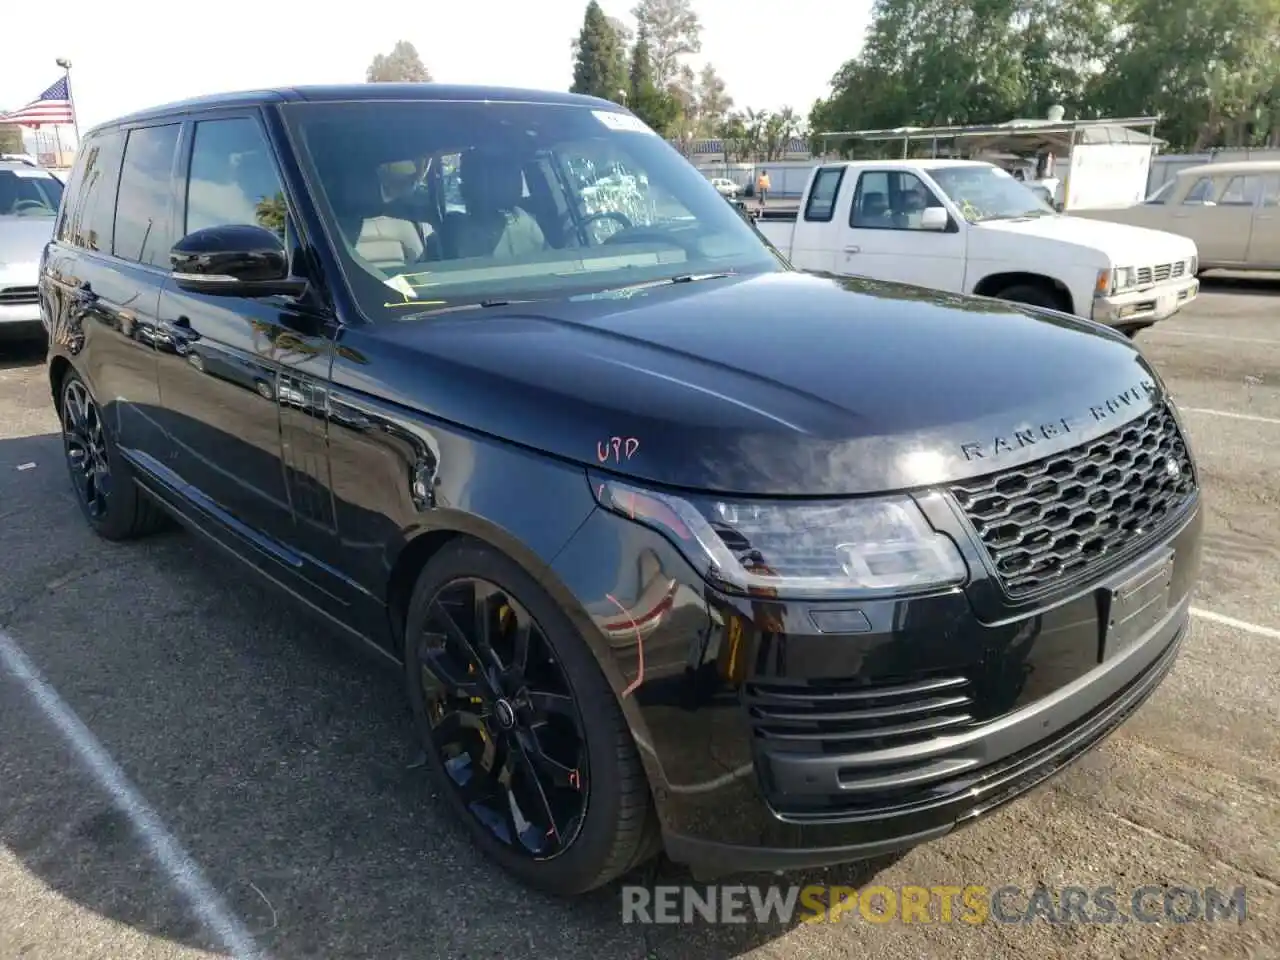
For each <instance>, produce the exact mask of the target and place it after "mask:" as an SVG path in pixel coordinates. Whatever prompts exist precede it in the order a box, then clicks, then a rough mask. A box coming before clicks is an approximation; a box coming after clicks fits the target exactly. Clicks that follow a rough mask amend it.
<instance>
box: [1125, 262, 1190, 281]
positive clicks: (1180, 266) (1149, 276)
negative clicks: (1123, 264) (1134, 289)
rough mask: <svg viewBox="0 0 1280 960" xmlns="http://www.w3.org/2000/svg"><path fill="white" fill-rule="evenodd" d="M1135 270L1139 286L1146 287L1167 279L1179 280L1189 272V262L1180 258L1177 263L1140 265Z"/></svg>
mask: <svg viewBox="0 0 1280 960" xmlns="http://www.w3.org/2000/svg"><path fill="white" fill-rule="evenodd" d="M1135 272H1136V273H1137V281H1138V286H1140V287H1144V286H1147V285H1148V284H1152V283H1164V282H1165V281H1166V280H1177V279H1178V278H1179V277H1181V276H1183V275H1184V274H1185V273H1186V272H1187V262H1186V261H1185V260H1179V261H1177V262H1176V263H1157V264H1155V265H1154V266H1150V267H1138V268H1137V270H1136V271H1135Z"/></svg>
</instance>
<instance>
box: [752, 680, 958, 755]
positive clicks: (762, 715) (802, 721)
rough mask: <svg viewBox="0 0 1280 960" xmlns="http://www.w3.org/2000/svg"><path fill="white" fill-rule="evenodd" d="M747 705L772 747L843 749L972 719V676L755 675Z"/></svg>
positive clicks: (896, 743)
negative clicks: (802, 680)
mask: <svg viewBox="0 0 1280 960" xmlns="http://www.w3.org/2000/svg"><path fill="white" fill-rule="evenodd" d="M746 694H747V696H746V704H747V712H748V714H749V716H750V717H751V726H752V728H753V730H754V731H755V734H756V736H757V737H758V738H759V739H761V740H762V741H765V745H767V746H768V747H769V748H770V749H772V750H781V751H785V752H789V753H809V754H828V753H836V754H844V753H853V752H858V753H861V752H864V751H868V750H880V749H887V748H889V747H900V746H904V745H907V744H911V743H919V742H921V741H924V740H928V739H930V738H932V737H933V736H935V735H938V734H941V733H946V732H947V731H949V730H953V729H955V728H957V727H961V726H963V725H965V724H968V723H970V722H971V721H972V720H973V714H972V711H973V705H974V698H973V689H972V686H971V684H970V681H969V680H968V678H967V677H963V676H935V677H926V678H922V679H917V680H901V681H896V682H895V681H880V682H876V683H867V682H866V681H858V680H826V681H813V682H812V683H807V684H787V683H752V684H750V685H749V686H748V687H747V691H746Z"/></svg>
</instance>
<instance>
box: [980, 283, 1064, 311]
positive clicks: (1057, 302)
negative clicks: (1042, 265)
mask: <svg viewBox="0 0 1280 960" xmlns="http://www.w3.org/2000/svg"><path fill="white" fill-rule="evenodd" d="M996 298H997V299H999V300H1010V301H1012V302H1013V303H1025V304H1027V305H1028V306H1032V307H1047V308H1048V309H1050V310H1061V311H1062V312H1063V313H1070V312H1071V311H1070V310H1068V309H1067V305H1066V303H1065V302H1064V301H1063V299H1062V297H1061V296H1059V295H1058V294H1057V293H1055V292H1054V291H1053V290H1049V289H1047V288H1045V287H1038V286H1035V285H1034V284H1030V283H1019V284H1015V285H1014V286H1012V287H1005V289H1003V290H1001V291H1000V292H999V293H997V294H996Z"/></svg>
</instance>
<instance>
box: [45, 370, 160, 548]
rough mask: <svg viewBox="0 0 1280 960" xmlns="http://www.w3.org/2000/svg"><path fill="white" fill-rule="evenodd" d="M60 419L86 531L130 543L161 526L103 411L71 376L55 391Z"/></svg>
mask: <svg viewBox="0 0 1280 960" xmlns="http://www.w3.org/2000/svg"><path fill="white" fill-rule="evenodd" d="M58 416H59V419H60V420H61V421H62V447H63V450H64V451H65V452H66V458H67V471H68V473H70V475H71V485H72V487H73V488H74V489H75V493H76V503H77V504H79V506H80V510H81V512H82V513H84V516H85V519H86V520H88V521H89V526H91V527H92V528H93V529H94V531H95V532H96V533H97V534H98V535H99V536H102V537H105V538H106V539H108V540H129V539H132V538H134V537H141V536H145V535H146V534H148V533H152V532H153V531H155V530H158V529H160V528H162V527H164V526H165V524H166V522H167V515H166V514H165V513H164V512H163V511H162V510H161V508H160V507H159V506H158V505H157V504H156V502H155V501H154V500H152V499H151V498H150V497H149V496H148V495H147V494H146V493H144V492H143V491H142V489H141V488H140V487H139V486H138V485H137V483H135V482H134V478H133V471H132V470H131V469H130V468H129V464H128V463H127V462H126V461H125V459H124V458H123V457H122V456H121V455H120V452H119V451H118V450H117V449H116V447H115V443H114V441H113V440H112V437H111V428H110V425H109V424H108V422H107V420H106V418H104V417H103V415H102V409H101V408H100V407H99V406H98V404H97V401H95V400H94V399H93V394H91V393H90V392H89V388H88V386H87V385H86V384H85V382H84V381H83V380H81V379H80V377H79V375H78V374H76V373H75V372H74V371H69V372H68V373H67V374H66V376H65V377H63V379H62V382H61V384H60V386H59V389H58Z"/></svg>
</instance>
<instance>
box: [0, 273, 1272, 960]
mask: <svg viewBox="0 0 1280 960" xmlns="http://www.w3.org/2000/svg"><path fill="white" fill-rule="evenodd" d="M1139 342H1140V344H1141V345H1142V348H1143V350H1144V352H1145V353H1146V354H1147V356H1148V357H1149V358H1150V359H1151V360H1152V361H1153V362H1154V364H1155V365H1156V366H1157V367H1158V368H1159V369H1160V371H1161V372H1162V374H1163V375H1164V377H1165V378H1166V379H1167V381H1168V383H1169V384H1170V386H1171V388H1172V390H1173V392H1174V394H1175V396H1176V398H1177V399H1178V401H1179V403H1180V404H1181V406H1182V407H1183V408H1184V409H1185V410H1186V411H1187V413H1186V418H1187V420H1188V421H1189V427H1190V431H1191V433H1192V438H1193V442H1194V445H1195V447H1196V450H1197V454H1198V456H1199V460H1200V464H1201V468H1202V470H1203V472H1204V475H1205V485H1206V495H1207V500H1208V509H1209V517H1208V526H1207V531H1208V533H1207V543H1206V555H1205V566H1204V575H1203V581H1202V586H1201V589H1200V592H1199V594H1198V596H1197V601H1196V602H1197V608H1198V610H1200V611H1201V614H1200V615H1199V616H1198V617H1197V618H1196V620H1195V622H1194V629H1193V632H1192V635H1191V637H1190V639H1189V640H1188V642H1187V644H1186V646H1185V649H1184V652H1183V654H1182V656H1181V659H1180V661H1179V663H1178V665H1177V667H1176V669H1175V671H1174V672H1173V674H1172V675H1171V676H1170V677H1169V679H1168V680H1167V681H1166V682H1165V683H1164V685H1163V686H1162V687H1161V689H1160V690H1159V692H1158V693H1157V694H1156V696H1155V697H1154V698H1153V699H1152V700H1151V701H1150V702H1149V703H1148V704H1147V705H1146V706H1145V707H1144V708H1143V709H1142V710H1141V711H1140V712H1139V713H1138V714H1137V715H1136V716H1135V717H1134V718H1133V719H1131V720H1130V721H1129V722H1128V723H1127V724H1126V725H1125V726H1124V727H1123V728H1122V729H1121V730H1120V731H1119V732H1118V733H1117V734H1116V735H1115V736H1114V737H1112V738H1111V739H1110V740H1109V741H1108V742H1107V743H1106V745H1105V746H1104V747H1103V748H1101V749H1100V750H1098V751H1095V752H1094V753H1092V754H1090V755H1088V756H1087V757H1085V758H1084V759H1083V760H1082V761H1081V762H1080V763H1078V764H1077V765H1076V766H1074V767H1073V768H1071V769H1069V770H1068V771H1066V772H1065V773H1063V774H1062V775H1061V776H1059V777H1057V778H1056V779H1054V780H1053V781H1051V783H1050V784H1048V785H1046V786H1045V787H1042V788H1041V789H1039V790H1037V791H1036V792H1034V793H1033V794H1031V795H1030V796H1028V797H1026V798H1025V799H1023V800H1021V801H1020V802H1017V803H1015V804H1013V805H1011V806H1008V807H1006V808H1004V809H1003V810H1002V811H1001V812H999V813H998V814H996V815H994V816H992V817H990V818H988V819H986V820H984V821H981V822H979V823H978V824H976V825H974V826H972V827H970V828H968V829H966V830H963V831H960V832H959V833H957V834H954V835H953V836H951V837H948V838H946V839H944V840H942V841H939V842H936V843H933V844H930V845H928V846H925V847H922V848H920V849H917V850H915V851H912V852H910V853H908V854H906V855H905V856H903V857H901V858H899V859H897V860H896V861H894V862H892V863H887V864H879V865H877V867H876V868H875V872H874V873H868V871H865V870H864V871H859V870H856V869H854V868H844V869H835V870H830V871H824V872H818V873H814V874H810V875H804V876H798V875H788V876H787V877H784V878H779V882H783V883H804V882H826V883H834V884H851V885H861V884H864V883H866V882H868V881H869V879H870V877H871V876H874V881H872V882H875V883H880V884H886V885H890V886H896V885H904V884H918V885H923V886H934V885H955V886H962V885H965V884H981V885H984V886H987V887H988V888H995V887H998V886H1001V885H1004V884H1016V885H1019V886H1021V887H1023V888H1030V887H1032V886H1034V885H1035V884H1036V883H1045V884H1049V885H1052V886H1055V887H1058V888H1061V887H1063V886H1066V885H1073V884H1074V885H1080V886H1086V887H1094V886H1099V885H1111V886H1114V887H1116V888H1117V889H1118V890H1119V891H1120V899H1121V900H1122V901H1124V900H1125V899H1126V898H1127V896H1128V894H1129V892H1131V891H1132V890H1134V889H1136V888H1138V887H1141V886H1143V885H1145V884H1181V885H1186V886H1190V887H1204V886H1206V885H1213V886H1217V887H1220V888H1232V887H1236V886H1239V885H1243V886H1245V887H1246V889H1247V902H1248V919H1247V920H1246V922H1245V923H1243V924H1237V923H1236V922H1234V921H1232V922H1230V923H1227V922H1219V923H1185V924H1173V923H1163V924H1158V925H1148V924H1140V923H1127V924H1125V923H1120V924H1110V925H1100V924H1087V925H1086V924H1066V925H1055V924H1050V923H1045V922H1036V923H1031V924H1019V925H1008V924H1000V923H989V924H984V925H981V926H969V925H965V924H942V923H931V924H903V923H898V922H892V923H885V924H872V923H868V922H865V921H864V920H862V919H860V918H858V917H857V915H856V913H855V915H853V916H852V917H850V918H848V919H846V920H845V921H844V922H841V923H838V924H806V925H794V926H790V927H784V926H778V925H761V924H754V923H753V924H743V925H733V926H727V925H726V926H715V927H713V926H710V925H707V924H702V923H699V924H695V925H692V926H654V927H647V928H646V927H641V926H637V925H623V924H622V923H621V919H620V918H621V907H620V897H619V892H618V891H617V889H609V890H606V891H603V892H600V893H597V894H594V895H592V896H588V897H583V898H579V899H577V900H575V901H574V902H572V903H568V904H565V903H560V902H556V901H552V900H549V899H546V898H543V897H540V896H537V895H534V894H531V893H529V892H528V891H526V890H524V889H523V888H521V887H518V886H516V885H515V884H514V883H512V882H511V881H509V880H507V879H506V878H505V877H504V875H502V874H501V873H499V872H498V871H497V870H495V869H494V868H493V867H491V866H489V864H488V863H487V862H486V861H484V860H481V859H480V858H479V857H478V856H477V854H476V853H474V851H473V850H472V848H471V847H470V845H469V844H468V843H467V841H466V839H465V838H464V836H463V835H462V833H461V832H460V831H459V830H457V829H456V828H455V827H454V826H453V825H452V824H451V823H450V822H449V821H448V820H447V819H446V817H445V815H444V810H443V807H442V806H441V805H440V804H439V803H437V802H433V801H432V799H431V797H430V789H429V785H428V783H427V781H426V779H425V774H424V773H423V771H421V770H417V769H411V761H412V755H413V752H414V751H413V747H412V744H411V740H410V736H409V730H408V725H407V722H406V716H405V713H404V711H403V710H402V708H401V707H400V697H399V687H398V683H397V679H396V678H395V677H394V676H392V675H390V674H389V673H388V672H387V671H386V670H384V669H383V668H381V667H380V666H378V665H376V664H374V663H372V662H370V661H369V660H367V659H365V658H363V657H361V656H360V655H359V654H357V653H355V652H353V651H352V650H351V648H349V647H347V646H345V645H343V644H342V643H341V641H338V640H335V639H333V638H331V637H328V636H326V635H325V634H323V633H321V632H319V631H317V629H316V628H315V627H314V626H313V625H312V624H311V623H310V622H308V621H307V620H305V619H303V618H302V617H301V616H300V615H298V614H297V613H296V612H294V611H293V610H291V609H289V608H288V607H287V606H286V605H284V604H281V603H280V602H279V600H278V599H277V598H275V597H274V596H273V595H271V594H269V593H267V592H265V591H264V590H263V589H261V588H260V587H259V586H258V585H257V584H255V583H254V582H253V580H252V578H250V577H248V576H246V575H244V574H243V573H241V572H240V571H239V570H237V569H235V568H234V567H232V566H230V565H228V564H227V563H226V562H225V560H224V558H223V557H222V556H221V555H219V554H215V553H213V552H212V551H211V549H210V548H207V547H205V546H204V545H203V544H202V543H201V542H199V541H197V539H196V538H194V537H192V536H189V535H186V534H182V533H171V534H165V535H162V536H160V537H158V538H156V539H154V540H151V541H149V542H147V543H146V544H145V545H129V546H118V545H110V544H107V543H104V542H101V541H99V540H96V539H95V538H94V537H93V536H91V535H90V533H89V532H88V530H87V528H86V527H85V525H84V523H83V522H82V521H81V519H80V517H79V515H78V513H77V511H76V508H75V504H74V503H73V501H72V500H71V494H70V488H69V485H68V482H67V479H66V474H65V469H64V467H63V464H62V459H61V449H60V445H59V442H58V440H57V438H56V434H55V431H56V429H57V424H56V421H55V418H54V416H53V414H52V411H51V409H50V404H49V397H48V391H47V389H46V387H45V382H44V371H43V367H42V364H41V358H40V357H39V356H37V355H36V354H35V353H33V352H31V351H25V352H24V351H22V350H15V349H14V348H12V347H11V346H9V347H0V350H3V351H4V352H3V353H0V537H2V539H0V544H2V545H3V549H2V550H0V632H3V634H4V635H7V636H8V637H10V638H12V640H13V641H16V643H17V644H18V645H20V647H21V649H22V650H24V651H25V654H26V656H27V657H29V660H30V663H31V665H32V666H33V667H34V668H35V669H36V670H37V671H38V672H39V674H40V675H42V676H43V678H44V680H45V681H47V684H48V687H49V690H48V691H47V692H51V691H56V697H57V698H58V699H57V702H61V703H64V704H65V705H67V706H68V707H69V708H70V709H71V710H72V711H74V713H75V715H76V716H77V717H78V718H79V720H80V721H83V727H76V726H74V721H71V720H68V719H67V718H66V717H63V718H62V719H63V721H64V729H59V728H58V727H57V726H56V725H55V724H54V723H52V722H51V721H50V720H49V719H48V716H47V712H42V711H41V710H39V709H37V708H36V701H35V700H34V699H33V698H32V696H31V694H30V691H29V689H27V687H28V686H29V684H28V685H27V686H24V685H23V684H22V683H20V682H19V681H18V679H16V678H15V677H14V676H13V675H12V674H13V670H12V666H13V664H12V663H10V664H9V668H8V669H6V667H5V666H4V664H3V662H2V661H0V960H9V958H18V957H21V958H24V960H44V958H59V960H62V958H74V960H92V958H111V960H142V958H160V957H164V958H195V957H210V956H225V955H227V951H226V950H225V949H224V945H225V942H226V940H227V938H228V937H231V938H233V939H234V937H236V936H239V937H241V938H242V941H243V942H244V944H245V949H244V951H243V952H246V953H247V952H249V941H252V944H253V945H256V946H257V947H260V948H261V950H262V951H263V952H264V954H269V955H270V956H272V957H276V958H281V960H285V958H304V957H316V958H335V960H336V958H354V957H371V958H379V960H394V958H406V960H408V958H419V957H439V958H473V960H474V958H482V957H483V958H506V960H515V958H522V957H548V958H556V960H559V958H568V957H582V956H589V957H592V958H594V960H622V958H635V960H640V958H654V960H666V958H689V960H710V958H719V957H752V958H761V960H763V958H778V960H782V958H788V960H789V958H797V960H799V958H803V960H823V958H837V957H850V958H853V957H865V956H868V955H875V956H876V957H883V958H904V960H905V958H910V960H919V958H921V957H933V956H938V957H942V956H946V957H956V958H968V957H973V958H1015V957H1017V958H1022V957H1035V956H1044V957H1058V956H1091V957H1153V958H1154V957H1162V956H1187V957H1192V956H1194V957H1206V958H1211V960H1228V958H1237V957H1257V958H1276V957H1280V910H1278V909H1277V885H1278V884H1280V848H1278V846H1277V844H1278V840H1277V838H1280V804H1278V803H1277V800H1276V797H1277V795H1278V794H1280V763H1278V762H1277V761H1278V760H1280V746H1278V742H1277V733H1276V731H1277V720H1278V719H1280V716H1278V715H1280V658H1277V656H1276V644H1277V641H1278V640H1280V634H1278V633H1277V632H1276V631H1277V629H1280V591H1277V589H1276V586H1275V585H1276V583H1277V582H1280V509H1278V506H1280V281H1275V280H1270V281H1268V280H1263V281H1230V280H1219V281H1210V282H1207V283H1206V285H1205V290H1204V293H1203V295H1202V296H1201V298H1200V300H1199V301H1198V302H1197V303H1195V304H1194V305H1193V306H1192V307H1191V308H1189V309H1188V310H1186V311H1184V312H1183V313H1181V314H1179V315H1178V316H1177V317H1175V318H1174V319H1172V320H1171V321H1168V322H1167V323H1165V324H1162V325H1161V326H1160V328H1158V329H1156V330H1152V331H1148V332H1146V333H1144V334H1142V335H1141V337H1140V341H1139ZM28 465H33V466H28ZM1224 617H1225V618H1226V619H1225V620H1224V619H1222V618H1224ZM10 659H12V658H10ZM46 702H54V701H52V700H49V701H46ZM88 731H91V733H89V732H88ZM91 771H96V775H94V774H93V773H91ZM104 777H105V778H106V779H107V780H108V781H109V780H110V778H112V777H116V778H117V780H116V781H114V782H116V783H117V785H118V786H119V785H124V789H126V790H130V789H131V790H133V791H134V793H133V794H132V795H131V796H130V798H129V799H131V800H132V801H133V802H134V803H135V804H136V809H135V811H134V812H135V814H137V813H139V811H141V813H142V814H143V822H144V824H145V826H146V830H147V831H148V832H147V835H146V837H143V836H141V835H140V834H139V832H138V831H137V830H136V829H135V827H136V823H134V822H132V821H131V820H130V819H129V818H128V817H126V816H125V815H124V814H122V813H121V812H120V811H119V810H118V808H117V807H116V806H114V805H113V804H112V803H111V797H110V795H109V794H108V792H106V790H105V789H104V788H103V786H102V784H103V782H104ZM130 785H131V786H130ZM117 792H119V791H117ZM146 816H151V817H152V819H146ZM135 819H136V817H135ZM157 843H158V844H159V845H160V848H161V849H162V850H164V851H166V863H167V865H168V868H169V872H166V870H165V869H162V865H161V864H160V862H159V861H158V860H157V858H156V857H155V856H153V855H152V851H153V850H154V848H155V846H156V844H157ZM165 844H168V845H167V846H166V845H165ZM184 871H185V872H184ZM175 872H176V873H177V874H178V875H179V876H181V877H182V878H183V880H182V883H183V884H185V889H186V895H185V896H184V895H183V893H182V891H181V890H180V889H179V884H175V882H173V880H172V879H171V874H172V873H175ZM661 878H662V881H663V882H667V881H668V880H669V881H670V882H678V881H679V879H680V874H679V873H678V872H676V871H674V869H673V868H669V867H667V868H663V874H662V875H661ZM727 882H734V881H727ZM759 882H765V881H764V880H760V881H759ZM193 901H194V902H203V903H206V905H208V904H213V905H214V906H212V907H208V908H207V909H206V911H205V912H204V914H203V915H198V914H197V913H195V912H193V911H192V910H191V909H190V908H189V906H188V904H189V903H191V902H193ZM228 923H230V924H231V927H230V928H228V927H227V924H228ZM220 925H221V926H220ZM219 932H221V934H222V938H221V939H219V937H218V934H219Z"/></svg>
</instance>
